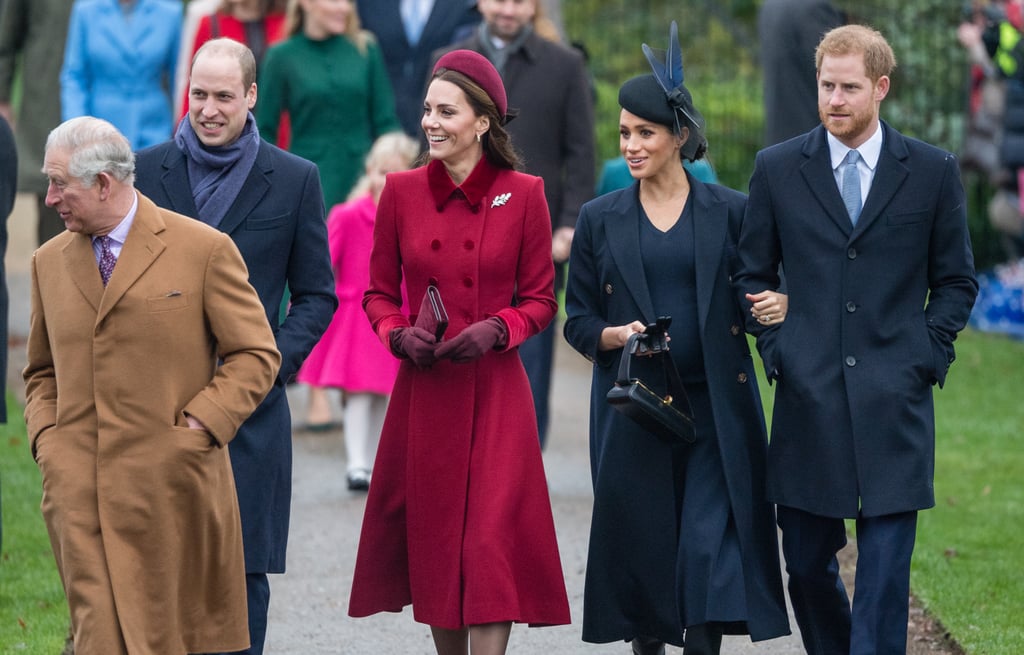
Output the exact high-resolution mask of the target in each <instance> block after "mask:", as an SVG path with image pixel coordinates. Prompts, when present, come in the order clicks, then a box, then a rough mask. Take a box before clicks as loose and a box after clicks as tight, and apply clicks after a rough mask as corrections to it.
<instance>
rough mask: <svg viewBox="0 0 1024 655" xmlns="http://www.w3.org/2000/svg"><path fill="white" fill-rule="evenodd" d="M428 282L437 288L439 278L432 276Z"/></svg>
mask: <svg viewBox="0 0 1024 655" xmlns="http://www.w3.org/2000/svg"><path fill="white" fill-rule="evenodd" d="M427 282H428V283H430V284H432V285H434V286H435V287H436V286H437V278H436V277H434V276H433V275H431V276H430V279H429V280H427Z"/></svg>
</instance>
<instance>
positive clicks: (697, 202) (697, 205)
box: [687, 174, 729, 333]
mask: <svg viewBox="0 0 1024 655" xmlns="http://www.w3.org/2000/svg"><path fill="white" fill-rule="evenodd" d="M687 177H689V178H690V201H691V202H692V203H693V237H694V245H693V249H694V255H695V258H696V268H697V272H696V284H697V312H698V319H699V321H700V329H701V333H703V332H704V329H705V326H706V325H707V319H708V312H709V311H710V310H711V295H712V293H713V292H714V290H715V287H716V286H717V285H716V280H717V278H718V270H719V268H721V265H722V256H723V251H724V247H725V235H726V230H727V229H728V226H729V206H728V205H727V204H726V202H725V201H724V200H718V199H716V198H715V197H714V196H713V195H712V194H711V192H710V191H709V190H708V188H707V187H706V186H705V185H704V184H703V183H702V182H698V181H696V180H694V179H693V177H692V176H690V175H689V174H688V175H687Z"/></svg>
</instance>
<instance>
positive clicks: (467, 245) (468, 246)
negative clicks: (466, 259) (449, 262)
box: [462, 239, 476, 250]
mask: <svg viewBox="0 0 1024 655" xmlns="http://www.w3.org/2000/svg"><path fill="white" fill-rule="evenodd" d="M475 245H476V244H474V243H473V242H472V241H470V240H469V239H466V242H465V243H464V244H462V247H463V248H465V249H466V250H472V249H473V247H474V246H475Z"/></svg>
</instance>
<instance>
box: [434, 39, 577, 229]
mask: <svg viewBox="0 0 1024 655" xmlns="http://www.w3.org/2000/svg"><path fill="white" fill-rule="evenodd" d="M457 48H465V49H468V50H475V51H476V52H479V53H480V54H483V55H485V56H486V53H485V52H484V49H483V46H482V45H481V44H480V35H479V32H477V33H476V34H474V35H473V36H472V37H470V38H468V39H466V40H464V41H460V42H459V43H456V44H455V45H453V46H451V47H450V48H445V49H443V50H440V51H438V52H436V53H434V61H437V60H438V59H440V57H441V55H442V54H444V53H445V52H448V51H449V50H455V49H457ZM501 78H502V81H503V82H504V83H505V92H506V93H507V94H508V106H509V107H511V108H514V109H517V110H518V111H519V114H518V115H517V116H516V118H515V120H513V121H512V122H510V123H509V124H508V126H507V128H506V129H507V130H508V133H509V134H510V135H512V145H514V146H515V148H516V150H518V151H519V152H520V154H521V155H522V158H523V167H524V170H525V171H526V172H527V173H529V174H531V175H537V176H539V177H541V178H543V179H544V195H545V197H547V200H548V209H549V210H550V212H551V223H552V226H553V227H556V228H558V227H574V226H575V225H576V218H577V217H578V216H579V214H580V207H582V206H583V203H585V202H586V201H588V200H590V199H591V198H592V197H594V186H595V185H594V169H595V165H594V96H593V93H592V91H591V88H590V80H589V78H588V77H587V70H586V66H585V65H584V63H583V56H582V55H581V54H580V53H579V52H578V51H576V50H573V49H570V48H567V47H565V46H563V45H560V44H558V43H552V42H551V41H547V40H545V39H542V38H541V37H539V36H537V34H536V33H534V34H531V35H530V36H529V37H528V38H527V39H526V41H525V43H523V46H522V48H520V49H519V50H518V51H517V52H516V53H514V54H513V55H511V56H510V57H509V58H508V61H506V62H505V67H504V70H503V71H502V74H501Z"/></svg>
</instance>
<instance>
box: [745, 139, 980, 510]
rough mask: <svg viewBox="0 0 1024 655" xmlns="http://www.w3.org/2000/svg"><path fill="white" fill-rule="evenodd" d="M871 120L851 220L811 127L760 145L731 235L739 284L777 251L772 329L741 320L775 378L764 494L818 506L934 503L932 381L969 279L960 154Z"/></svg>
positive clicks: (969, 296)
mask: <svg viewBox="0 0 1024 655" xmlns="http://www.w3.org/2000/svg"><path fill="white" fill-rule="evenodd" d="M882 130H883V139H884V141H883V145H882V151H881V155H880V157H879V160H878V166H877V168H876V170H875V176H874V181H873V182H872V185H871V190H870V193H869V194H868V196H867V200H866V201H865V203H864V209H863V211H862V213H861V215H860V220H859V221H858V223H857V227H856V228H854V227H853V226H852V225H851V223H850V219H849V217H848V215H847V213H846V208H845V206H844V205H843V201H842V197H841V196H840V192H839V189H838V185H837V184H836V181H835V177H834V175H833V173H832V166H831V160H830V158H829V148H828V142H827V140H826V137H825V135H826V132H825V128H824V127H820V126H819V127H817V128H815V129H814V130H812V131H810V132H808V133H807V134H805V135H804V136H802V137H798V138H796V139H792V140H790V141H786V142H784V143H782V144H779V145H777V146H773V147H771V148H768V149H766V150H763V151H761V152H760V153H758V155H757V159H756V163H755V168H754V174H753V176H752V178H751V181H750V198H749V201H748V203H747V211H746V215H745V218H744V222H743V231H742V236H741V238H740V247H739V253H740V258H741V260H742V266H741V268H740V271H739V272H738V273H737V276H736V286H737V291H738V292H739V293H740V296H741V297H742V294H743V293H744V292H757V291H760V290H761V289H764V288H773V287H774V286H775V285H776V284H777V280H778V276H777V274H776V271H777V270H778V266H779V264H780V263H781V264H782V266H783V267H784V269H785V275H786V285H787V291H788V293H789V313H788V314H787V316H786V320H785V322H784V323H782V324H781V325H780V326H776V327H771V328H767V329H762V328H760V327H759V326H757V325H756V323H755V322H754V321H753V320H752V319H751V318H750V317H749V316H748V319H747V320H748V327H749V329H750V330H751V331H752V332H754V333H756V334H759V337H758V349H759V350H760V352H761V356H762V358H763V359H764V364H765V369H766V370H767V371H768V375H769V379H776V380H777V388H776V392H775V411H774V415H773V419H772V438H771V445H770V447H769V457H768V484H769V492H770V497H771V499H772V500H773V501H774V502H776V503H778V504H780V505H788V506H791V507H796V508H798V509H802V510H805V511H808V512H812V513H814V514H819V515H823V516H833V517H855V516H857V514H858V510H860V511H861V512H862V513H863V515H864V516H879V515H885V514H892V513H896V512H903V511H910V510H917V509H924V508H927V507H931V506H932V505H933V504H934V502H935V501H934V491H933V488H932V478H933V473H934V453H935V420H934V412H933V407H932V384H934V383H936V382H938V383H939V384H940V385H941V384H942V382H943V381H944V380H945V377H946V371H947V369H948V367H949V364H950V363H951V362H952V361H953V357H954V351H953V340H954V339H955V338H956V335H957V332H959V331H960V330H961V329H962V328H963V327H964V325H965V324H966V322H967V317H968V315H969V314H970V311H971V307H972V306H973V304H974V298H975V296H976V294H977V289H978V286H977V282H976V280H975V277H974V259H973V256H972V254H971V242H970V236H969V234H968V231H967V220H966V215H965V212H964V192H963V187H962V185H961V183H960V171H959V167H958V165H957V161H956V158H955V157H954V156H953V155H951V154H949V153H947V152H943V151H941V150H939V149H937V148H934V147H932V146H930V145H928V144H926V143H922V142H921V141H917V140H915V139H910V138H907V137H904V136H902V135H901V134H900V133H899V132H897V131H896V130H894V129H892V128H891V127H889V126H888V125H886V124H885V123H882ZM744 302H745V304H746V305H747V306H749V303H746V301H744Z"/></svg>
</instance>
